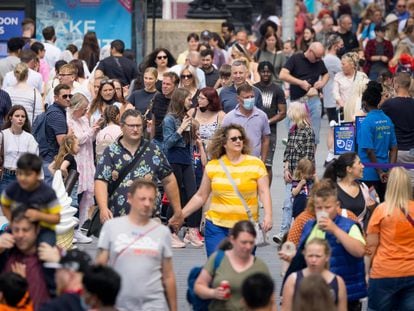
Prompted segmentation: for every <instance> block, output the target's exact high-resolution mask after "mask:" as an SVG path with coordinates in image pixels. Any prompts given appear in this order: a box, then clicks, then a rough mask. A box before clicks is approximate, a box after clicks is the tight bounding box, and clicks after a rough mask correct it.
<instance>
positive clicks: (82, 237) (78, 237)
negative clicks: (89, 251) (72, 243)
mask: <svg viewBox="0 0 414 311" xmlns="http://www.w3.org/2000/svg"><path fill="white" fill-rule="evenodd" d="M74 238H75V239H76V240H77V243H78V244H89V243H92V241H93V240H92V238H90V237H87V236H86V235H84V234H83V233H82V232H81V231H80V230H76V231H75V234H74Z"/></svg>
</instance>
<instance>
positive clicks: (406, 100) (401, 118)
mask: <svg viewBox="0 0 414 311" xmlns="http://www.w3.org/2000/svg"><path fill="white" fill-rule="evenodd" d="M381 109H382V111H384V112H385V114H386V115H387V116H388V117H389V118H390V119H391V121H392V123H394V126H395V136H396V137H397V143H398V150H410V149H412V148H414V135H413V133H414V99H413V98H411V97H394V98H390V99H388V100H386V101H385V102H384V103H383V104H382V106H381Z"/></svg>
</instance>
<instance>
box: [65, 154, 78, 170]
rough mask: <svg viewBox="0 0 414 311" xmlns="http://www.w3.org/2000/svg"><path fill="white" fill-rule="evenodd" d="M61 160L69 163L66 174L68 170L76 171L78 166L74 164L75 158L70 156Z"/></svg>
mask: <svg viewBox="0 0 414 311" xmlns="http://www.w3.org/2000/svg"><path fill="white" fill-rule="evenodd" d="M63 160H66V161H69V166H68V172H69V171H70V170H75V171H77V170H78V166H77V164H76V160H75V157H74V156H73V155H72V154H67V155H65V157H64V158H63Z"/></svg>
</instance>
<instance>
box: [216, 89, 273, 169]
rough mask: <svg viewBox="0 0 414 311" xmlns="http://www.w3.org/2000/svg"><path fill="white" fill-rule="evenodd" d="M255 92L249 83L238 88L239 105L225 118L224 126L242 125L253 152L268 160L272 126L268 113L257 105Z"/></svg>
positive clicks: (263, 159)
mask: <svg viewBox="0 0 414 311" xmlns="http://www.w3.org/2000/svg"><path fill="white" fill-rule="evenodd" d="M255 101H256V98H255V92H254V89H253V87H252V86H251V85H250V84H248V83H243V84H241V85H240V86H239V87H238V88H237V102H238V105H237V106H236V107H235V108H234V109H233V110H231V111H230V112H229V113H227V114H226V116H225V117H224V119H223V123H222V126H227V125H229V124H232V123H233V124H238V125H241V126H242V127H243V128H244V129H245V131H246V134H247V138H249V140H250V148H251V154H252V155H254V156H256V157H258V158H260V159H262V161H266V157H267V153H268V151H269V141H270V126H269V120H268V118H267V115H266V113H264V112H263V111H262V110H261V109H259V108H257V107H256V106H255Z"/></svg>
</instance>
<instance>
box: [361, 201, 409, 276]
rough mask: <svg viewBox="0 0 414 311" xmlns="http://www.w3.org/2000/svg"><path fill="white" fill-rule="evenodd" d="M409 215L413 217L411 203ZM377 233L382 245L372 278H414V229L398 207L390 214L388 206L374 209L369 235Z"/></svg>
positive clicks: (373, 265) (378, 249)
mask: <svg viewBox="0 0 414 311" xmlns="http://www.w3.org/2000/svg"><path fill="white" fill-rule="evenodd" d="M408 212H409V214H410V216H411V217H413V218H414V201H409V203H408ZM373 233H375V234H378V235H379V244H378V247H377V251H376V253H375V255H374V257H373V260H372V267H371V273H370V277H371V278H374V279H376V278H396V277H407V276H414V226H413V225H412V224H411V223H410V222H409V221H408V220H407V217H406V216H405V215H404V214H403V212H402V211H401V210H400V209H399V208H397V207H395V208H394V209H393V213H392V214H391V215H388V213H387V204H386V203H382V204H380V205H379V206H377V208H376V209H375V210H374V213H373V214H372V216H371V219H370V221H369V224H368V229H367V234H373Z"/></svg>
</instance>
